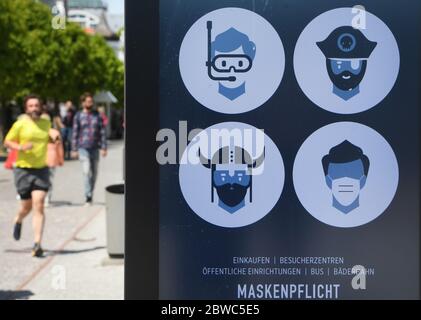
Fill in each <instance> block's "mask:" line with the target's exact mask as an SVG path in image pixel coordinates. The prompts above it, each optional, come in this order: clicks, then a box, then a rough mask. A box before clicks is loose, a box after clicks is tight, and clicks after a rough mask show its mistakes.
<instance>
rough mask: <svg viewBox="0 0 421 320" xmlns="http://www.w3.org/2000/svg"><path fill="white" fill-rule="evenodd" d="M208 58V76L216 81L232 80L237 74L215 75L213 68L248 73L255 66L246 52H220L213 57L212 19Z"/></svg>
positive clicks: (224, 71)
mask: <svg viewBox="0 0 421 320" xmlns="http://www.w3.org/2000/svg"><path fill="white" fill-rule="evenodd" d="M206 26H207V30H208V60H207V62H206V67H207V69H208V76H209V78H210V79H212V80H215V81H230V82H234V81H236V80H237V77H235V76H226V77H222V76H221V77H218V76H214V75H213V73H212V72H213V70H215V71H216V72H219V73H229V72H231V70H233V71H234V72H235V73H246V72H248V71H250V69H251V68H252V66H253V60H252V59H251V58H250V57H249V56H248V55H246V54H218V55H215V57H213V58H212V21H208V22H207V24H206Z"/></svg>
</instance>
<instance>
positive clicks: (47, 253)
mask: <svg viewBox="0 0 421 320" xmlns="http://www.w3.org/2000/svg"><path fill="white" fill-rule="evenodd" d="M102 249H105V246H96V247H93V248H87V249H80V250H65V249H63V250H47V249H44V252H45V255H44V257H43V258H46V257H48V256H56V255H67V254H78V253H85V252H92V251H96V250H102ZM4 252H6V253H22V254H30V253H31V249H19V250H18V249H6V250H4Z"/></svg>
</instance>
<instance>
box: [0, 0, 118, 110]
mask: <svg viewBox="0 0 421 320" xmlns="http://www.w3.org/2000/svg"><path fill="white" fill-rule="evenodd" d="M51 22H52V15H51V12H50V9H49V7H47V6H46V5H44V4H41V3H38V2H34V1H33V0H0V101H10V100H12V99H19V98H20V97H22V96H23V95H25V94H27V93H29V92H36V93H38V94H40V95H42V96H43V97H45V98H48V99H51V100H55V101H64V100H67V99H72V100H77V98H78V97H79V96H80V94H81V93H83V92H85V91H91V92H94V93H95V92H97V91H100V90H109V91H111V92H112V93H113V94H114V95H115V96H116V97H117V98H118V99H119V103H121V104H122V103H123V99H124V66H123V64H122V62H121V61H119V60H118V59H117V57H116V56H115V54H114V52H113V50H112V49H111V48H110V47H109V46H108V45H107V44H106V42H105V40H104V39H102V38H101V37H99V36H92V35H88V34H86V33H85V32H84V31H83V30H82V29H81V28H80V27H79V26H78V25H76V24H72V23H67V24H66V28H65V29H58V30H55V29H53V28H52V25H51Z"/></svg>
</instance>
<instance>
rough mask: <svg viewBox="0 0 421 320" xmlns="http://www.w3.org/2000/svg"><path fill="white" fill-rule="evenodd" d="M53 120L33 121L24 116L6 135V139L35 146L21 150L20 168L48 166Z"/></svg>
mask: <svg viewBox="0 0 421 320" xmlns="http://www.w3.org/2000/svg"><path fill="white" fill-rule="evenodd" d="M50 128H51V122H50V121H48V120H46V119H42V118H41V119H39V120H36V121H33V120H32V119H31V118H29V117H28V116H22V117H20V118H19V119H18V121H16V122H15V123H14V124H13V126H12V128H11V129H10V131H9V133H8V134H7V136H6V139H5V140H6V141H14V142H17V143H19V144H20V145H24V144H27V143H32V145H33V148H32V149H31V150H27V151H19V152H18V158H17V161H16V166H17V167H18V168H32V169H41V168H45V167H46V166H47V164H46V160H47V145H48V141H49V131H50Z"/></svg>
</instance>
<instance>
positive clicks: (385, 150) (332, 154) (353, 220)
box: [293, 122, 399, 228]
mask: <svg viewBox="0 0 421 320" xmlns="http://www.w3.org/2000/svg"><path fill="white" fill-rule="evenodd" d="M293 179H294V188H295V191H296V193H297V196H298V198H299V200H300V202H301V204H302V205H303V207H304V208H305V209H306V210H307V211H308V212H309V213H310V214H311V215H312V216H313V217H315V218H316V219H318V220H320V221H321V222H324V223H326V224H328V225H331V226H335V227H344V228H349V227H357V226H361V225H364V224H366V223H368V222H370V221H372V220H374V219H375V218H377V217H378V216H380V215H381V214H382V213H383V212H384V211H385V210H386V209H387V207H388V206H389V204H390V203H391V201H392V200H393V197H394V196H395V193H396V189H397V187H398V181H399V169H398V162H397V160H396V156H395V154H394V152H393V150H392V148H391V147H390V145H389V143H388V142H387V141H386V140H385V139H384V138H383V137H382V136H381V135H380V134H379V133H377V132H376V131H374V130H373V129H371V128H369V127H367V126H364V125H362V124H358V123H354V122H338V123H333V124H330V125H327V126H325V127H323V128H321V129H319V130H317V131H316V132H314V133H313V134H312V135H311V136H310V137H309V138H307V140H306V141H305V142H304V143H303V145H302V146H301V148H300V150H299V151H298V153H297V156H296V159H295V162H294V169H293Z"/></svg>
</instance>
